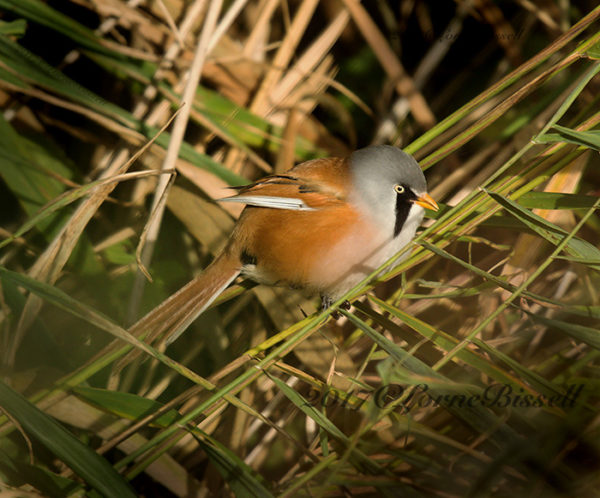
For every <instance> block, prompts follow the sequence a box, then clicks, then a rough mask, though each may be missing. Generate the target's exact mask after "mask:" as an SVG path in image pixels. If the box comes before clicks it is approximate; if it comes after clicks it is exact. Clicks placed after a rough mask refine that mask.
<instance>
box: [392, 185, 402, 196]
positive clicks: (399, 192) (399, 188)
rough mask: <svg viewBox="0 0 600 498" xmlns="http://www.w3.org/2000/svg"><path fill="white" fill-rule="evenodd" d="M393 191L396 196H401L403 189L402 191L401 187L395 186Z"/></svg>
mask: <svg viewBox="0 0 600 498" xmlns="http://www.w3.org/2000/svg"><path fill="white" fill-rule="evenodd" d="M394 190H395V191H396V193H397V194H403V193H404V190H405V189H404V186H403V185H396V186H395V187H394Z"/></svg>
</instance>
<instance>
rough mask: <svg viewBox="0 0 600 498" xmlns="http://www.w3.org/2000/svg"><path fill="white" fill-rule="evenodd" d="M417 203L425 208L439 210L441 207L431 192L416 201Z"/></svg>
mask: <svg viewBox="0 0 600 498" xmlns="http://www.w3.org/2000/svg"><path fill="white" fill-rule="evenodd" d="M415 204H418V205H419V206H421V207H424V208H425V209H431V210H432V211H437V210H438V209H439V207H438V205H437V202H435V201H434V200H433V198H432V197H431V196H430V195H429V194H423V195H422V196H421V197H419V198H418V199H417V200H416V201H415Z"/></svg>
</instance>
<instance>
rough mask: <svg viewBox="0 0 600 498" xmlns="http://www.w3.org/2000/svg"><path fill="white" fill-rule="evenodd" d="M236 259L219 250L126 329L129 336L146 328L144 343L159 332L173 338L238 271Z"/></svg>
mask: <svg viewBox="0 0 600 498" xmlns="http://www.w3.org/2000/svg"><path fill="white" fill-rule="evenodd" d="M240 266H241V265H240V262H239V261H238V260H237V258H234V257H232V256H230V255H228V254H225V253H221V255H220V256H218V257H217V258H216V259H215V260H214V261H213V262H212V263H211V264H210V265H209V266H208V267H207V268H206V269H205V270H204V271H203V272H202V273H201V274H200V275H198V276H197V277H196V278H194V279H193V280H192V281H190V282H188V283H187V284H186V285H184V286H183V287H182V288H181V289H179V290H178V291H177V292H176V293H175V294H173V295H172V296H170V297H169V298H167V299H166V300H165V301H163V302H162V303H161V304H160V305H159V306H158V307H156V308H154V309H153V310H152V311H150V312H149V313H148V314H146V315H145V316H144V317H143V318H141V319H140V320H138V321H137V322H136V323H135V324H134V325H132V326H131V327H130V329H129V332H130V333H131V334H133V335H137V334H138V333H141V332H142V331H144V330H150V334H149V335H148V336H147V337H146V339H145V340H146V342H152V340H153V339H154V338H155V337H157V336H159V335H162V334H165V335H166V336H167V340H166V343H167V344H171V343H172V342H173V341H175V340H176V339H177V338H178V337H179V336H180V335H181V334H182V333H183V332H184V331H185V329H187V328H188V327H189V325H190V324H191V323H192V322H193V321H194V320H195V319H196V318H198V316H199V315H200V314H201V313H202V312H203V311H204V310H205V309H206V308H208V307H209V306H210V304H211V303H212V302H213V301H214V300H215V299H216V298H217V297H218V296H219V294H221V292H223V291H224V290H225V288H226V287H227V286H228V285H229V284H230V283H231V282H232V281H233V280H234V279H235V278H236V277H237V276H238V275H239V274H240Z"/></svg>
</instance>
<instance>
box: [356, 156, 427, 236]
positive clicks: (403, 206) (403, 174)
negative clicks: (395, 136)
mask: <svg viewBox="0 0 600 498" xmlns="http://www.w3.org/2000/svg"><path fill="white" fill-rule="evenodd" d="M350 171H351V174H352V185H353V193H352V199H351V201H353V202H355V203H357V204H360V205H362V207H363V208H364V209H367V210H368V212H369V213H370V215H371V216H372V218H373V219H374V221H375V222H377V223H378V224H379V225H380V226H382V228H383V229H384V230H393V233H394V236H396V235H397V234H398V230H399V229H400V228H401V227H402V224H403V223H404V221H405V220H406V217H407V216H408V214H409V211H411V212H412V213H415V214H419V216H420V217H421V218H422V213H424V211H423V209H422V208H421V207H420V206H417V205H415V204H414V202H413V201H415V200H416V199H417V198H418V197H420V196H421V195H423V194H425V193H427V182H426V181H425V175H423V172H422V171H421V168H420V167H419V164H418V163H417V161H415V160H414V159H413V157H412V156H410V155H408V154H407V153H406V152H403V151H401V150H400V149H398V148H397V147H392V146H391V145H375V146H371V147H365V148H364V149H360V150H357V151H356V152H354V153H352V155H351V156H350ZM404 201H405V202H404ZM413 206H414V209H413ZM399 210H400V211H399ZM402 210H404V211H406V212H401V211H402ZM399 215H400V216H403V217H404V219H399V218H398V216H399ZM420 221H421V220H420V219H419V222H420Z"/></svg>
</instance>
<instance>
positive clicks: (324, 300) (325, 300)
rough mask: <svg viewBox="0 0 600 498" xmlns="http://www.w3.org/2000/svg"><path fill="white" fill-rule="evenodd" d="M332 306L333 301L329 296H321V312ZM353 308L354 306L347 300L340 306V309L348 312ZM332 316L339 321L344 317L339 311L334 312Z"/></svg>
mask: <svg viewBox="0 0 600 498" xmlns="http://www.w3.org/2000/svg"><path fill="white" fill-rule="evenodd" d="M332 304H333V299H331V298H330V297H329V296H321V310H326V309H327V308H329V307H330V306H331V305H332ZM351 306H352V305H351V304H350V301H347V300H346V301H344V302H343V303H341V304H340V308H342V309H344V310H346V311H347V310H349V309H350V307H351ZM331 316H332V318H333V319H334V320H337V319H338V318H341V317H342V314H341V313H340V312H339V311H334V312H333V313H331Z"/></svg>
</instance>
